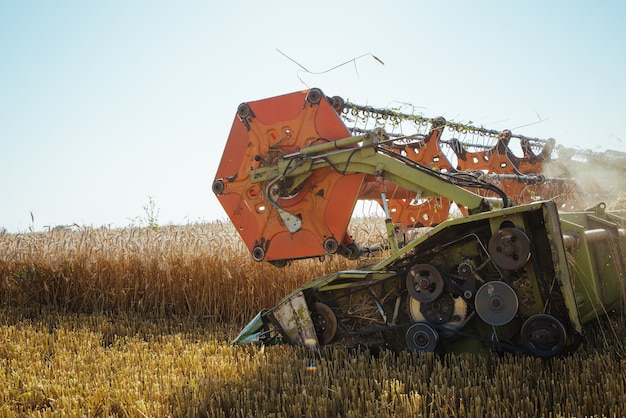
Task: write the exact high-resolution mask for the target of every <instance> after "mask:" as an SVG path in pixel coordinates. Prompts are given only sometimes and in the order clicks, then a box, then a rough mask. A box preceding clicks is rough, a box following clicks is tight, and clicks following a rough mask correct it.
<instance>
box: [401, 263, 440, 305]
mask: <svg viewBox="0 0 626 418" xmlns="http://www.w3.org/2000/svg"><path fill="white" fill-rule="evenodd" d="M406 288H407V290H408V291H409V295H411V297H412V298H413V299H416V300H418V301H420V302H432V301H433V300H435V299H437V298H438V297H439V295H441V292H443V288H444V281H443V277H441V274H440V273H439V271H438V270H437V269H436V268H435V267H433V266H431V265H430V264H417V265H415V266H413V267H412V268H411V270H409V272H408V273H407V275H406Z"/></svg>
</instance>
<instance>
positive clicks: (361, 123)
mask: <svg viewBox="0 0 626 418" xmlns="http://www.w3.org/2000/svg"><path fill="white" fill-rule="evenodd" d="M341 116H342V118H343V120H344V121H345V122H352V123H353V124H354V127H353V128H351V131H352V132H353V133H362V132H364V131H367V130H368V127H371V126H375V127H380V126H383V127H385V128H386V129H389V130H390V131H391V132H388V135H389V136H390V137H394V136H395V137H399V136H404V135H402V134H399V133H396V132H394V131H396V130H398V129H401V130H403V129H402V128H403V126H402V125H403V124H406V123H410V124H412V126H413V127H414V128H417V133H416V134H414V135H413V136H415V135H417V136H419V135H426V134H428V132H430V130H432V129H433V128H438V127H443V128H445V129H447V130H448V131H449V132H452V133H454V134H463V135H473V136H476V137H486V138H490V139H492V140H496V139H497V138H501V137H503V136H505V135H506V136H508V137H509V138H516V139H518V140H520V141H523V142H525V143H526V144H528V145H529V146H531V147H533V148H539V149H543V148H544V147H545V145H546V144H548V143H549V142H550V140H549V139H541V138H533V137H528V136H524V135H520V134H515V133H512V132H510V131H506V130H503V131H498V130H495V129H487V128H485V127H482V126H474V125H472V124H464V123H459V122H454V121H447V120H445V119H444V118H442V117H436V118H429V117H426V116H422V115H419V114H415V113H405V112H401V111H400V110H397V109H390V108H376V107H373V106H364V105H359V104H356V103H351V102H346V103H345V104H344V106H343V109H342V111H341ZM477 142H478V141H470V143H468V145H471V146H477V147H479V148H484V147H487V146H486V145H480V144H478V143H477Z"/></svg>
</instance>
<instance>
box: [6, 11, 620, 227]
mask: <svg viewBox="0 0 626 418" xmlns="http://www.w3.org/2000/svg"><path fill="white" fill-rule="evenodd" d="M625 21H626V2H622V1H599V2H591V1H525V2H520V1H495V0H494V1H446V2H434V1H419V0H418V1H408V0H407V1H389V2H381V1H368V0H358V1H326V0H321V1H316V2H296V1H269V2H259V1H247V0H242V1H238V2H225V1H222V2H217V1H192V0H189V1H154V0H150V1H148V0H145V1H133V0H130V1H129V0H125V1H116V0H113V1H98V2H95V1H33V0H20V1H17V0H15V1H10V0H6V1H2V2H0V196H1V201H0V227H4V228H6V229H7V230H9V231H10V232H21V231H26V230H28V228H29V227H34V229H35V230H42V229H45V227H46V226H51V227H52V226H55V225H62V224H73V223H76V224H79V225H88V226H94V227H98V226H101V225H110V226H112V227H124V226H127V225H128V224H130V223H131V220H132V219H134V218H137V217H143V216H145V212H144V210H143V206H144V205H146V204H147V203H148V200H149V198H148V196H152V197H153V199H154V202H155V204H156V208H157V209H158V210H159V221H160V223H163V224H167V223H175V224H180V223H188V222H196V221H210V220H214V219H226V214H225V213H224V211H223V210H222V208H221V207H220V206H219V203H218V201H217V199H216V198H215V197H214V196H213V194H212V192H211V183H212V181H213V178H214V175H215V171H216V169H217V165H218V163H219V160H220V157H221V153H222V150H223V147H224V145H225V141H226V138H227V137H228V133H229V130H230V126H231V124H232V121H233V118H234V116H235V112H236V108H237V105H238V104H239V103H241V102H243V101H251V100H259V99H263V98H266V97H272V96H276V95H280V94H284V93H290V92H293V91H297V90H303V89H306V88H308V87H320V88H321V89H322V90H323V91H324V92H326V93H327V94H328V95H339V96H342V97H344V98H348V99H350V100H352V101H354V102H357V103H363V104H371V105H374V106H386V105H388V104H389V103H391V102H393V101H401V102H410V103H412V104H413V105H415V106H419V107H420V108H421V109H422V110H423V112H422V113H423V114H424V115H426V116H433V117H434V116H439V115H441V116H444V117H446V118H448V119H453V120H457V121H470V120H471V121H473V122H474V123H475V124H478V125H484V126H485V127H489V128H493V129H507V128H508V129H515V128H517V127H519V126H524V125H529V124H530V126H527V127H526V128H521V129H517V130H515V132H518V133H522V134H526V135H529V136H537V137H541V138H547V137H554V138H555V139H556V140H557V143H558V144H563V145H566V146H573V147H581V148H591V149H593V150H604V149H615V150H618V151H622V152H624V151H626V117H625V115H626V82H625V78H624V77H625V76H624V74H625V71H626V70H625V69H626V26H625V25H624V22H625ZM276 49H279V50H281V51H283V52H284V53H286V54H288V55H289V56H290V57H292V58H293V59H294V60H296V61H298V62H299V63H301V64H302V65H304V66H305V67H307V68H308V69H309V70H310V71H313V72H320V71H324V70H326V69H329V68H331V67H334V66H335V65H337V64H340V63H342V62H345V61H347V60H350V59H352V58H354V57H357V56H360V55H362V54H366V53H372V54H374V55H376V56H377V57H379V58H380V59H382V60H383V61H384V63H385V65H384V66H383V65H380V64H379V63H377V62H376V61H375V60H373V59H371V58H370V57H365V58H362V59H359V60H357V61H356V68H355V66H354V65H346V66H342V67H340V68H338V69H336V70H334V71H331V72H328V73H326V74H322V75H314V74H304V73H301V72H298V67H297V66H296V65H295V64H294V63H293V62H290V61H289V60H287V59H286V58H285V57H284V56H282V55H280V54H279V53H278V52H277V51H276ZM539 118H541V119H545V120H544V121H543V122H541V123H535V122H537V121H538V120H539ZM31 212H32V214H33V216H34V222H33V221H32V219H31V215H30V214H31Z"/></svg>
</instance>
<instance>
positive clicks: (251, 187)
mask: <svg viewBox="0 0 626 418" xmlns="http://www.w3.org/2000/svg"><path fill="white" fill-rule="evenodd" d="M312 91H313V90H311V92H312ZM308 93H309V92H307V91H301V92H295V93H291V94H286V95H283V96H277V97H273V98H269V99H264V100H260V101H254V102H247V103H245V104H242V105H240V107H239V109H238V113H237V116H235V119H234V121H233V125H232V128H231V131H230V135H229V137H228V140H227V143H226V147H225V150H224V153H223V156H222V160H221V162H220V165H219V167H218V170H217V173H216V182H219V185H220V187H219V188H218V191H219V192H218V193H216V194H217V198H218V199H219V201H220V203H221V204H222V206H223V207H224V209H225V210H226V213H227V214H228V216H229V217H230V219H231V221H232V222H233V224H234V226H235V227H236V228H237V230H238V232H239V233H240V235H241V237H242V238H243V240H244V242H245V244H246V246H247V247H248V249H249V250H250V251H251V252H252V254H253V256H254V257H255V259H257V260H258V261H261V260H264V261H277V260H290V259H298V258H305V257H314V256H318V255H324V254H326V253H327V251H326V250H325V249H324V242H325V241H326V240H328V239H331V240H332V239H334V240H336V242H337V243H338V244H340V245H341V244H344V245H349V244H350V243H352V240H351V238H350V236H349V234H347V232H346V228H347V226H348V224H349V222H350V218H351V215H352V212H353V210H354V206H355V203H356V200H357V195H358V192H359V189H360V188H361V184H362V182H363V178H364V176H365V175H364V174H354V173H346V174H344V173H338V172H336V171H335V170H334V169H333V168H331V167H327V168H322V169H318V170H314V171H313V172H312V173H311V175H310V176H309V177H308V178H306V180H304V182H303V183H302V184H301V185H300V186H299V187H298V188H297V189H296V190H295V191H293V192H291V194H290V195H289V196H285V195H281V196H280V197H278V198H276V200H275V204H276V205H277V206H278V207H280V208H281V209H282V210H283V211H286V212H288V213H289V214H290V216H294V217H296V218H298V219H299V220H300V221H301V227H300V228H299V229H298V230H296V231H292V232H290V230H289V228H288V227H287V226H286V225H285V222H284V221H283V219H281V217H280V213H279V209H278V208H277V207H275V206H274V205H273V204H272V202H271V201H270V199H269V197H268V195H267V190H266V189H267V186H268V184H267V183H268V182H261V183H253V182H252V181H251V178H250V171H251V170H254V169H259V168H262V167H265V166H271V165H275V164H277V162H278V161H280V160H281V159H283V157H284V156H285V155H289V154H294V153H296V154H297V152H298V151H299V150H301V149H302V148H305V147H308V146H310V145H316V144H318V143H321V142H324V141H334V140H338V139H342V138H347V137H349V136H350V132H349V131H348V130H347V128H346V127H345V125H344V124H343V122H342V121H341V119H340V117H339V115H338V114H337V112H336V111H335V109H334V108H333V106H332V104H331V102H330V101H329V100H328V99H326V97H324V96H323V95H321V97H314V98H312V96H307V95H308ZM318 99H319V100H318ZM290 158H293V157H292V156H290ZM294 164H297V161H296V159H294ZM214 190H215V183H214Z"/></svg>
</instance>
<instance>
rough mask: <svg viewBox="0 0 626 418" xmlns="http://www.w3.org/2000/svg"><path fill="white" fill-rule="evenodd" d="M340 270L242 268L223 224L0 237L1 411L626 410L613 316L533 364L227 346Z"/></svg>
mask: <svg viewBox="0 0 626 418" xmlns="http://www.w3.org/2000/svg"><path fill="white" fill-rule="evenodd" d="M352 230H353V231H354V233H355V235H357V236H358V237H359V241H360V242H365V243H375V242H379V241H382V235H381V234H380V229H376V230H375V231H373V232H372V231H370V230H369V229H368V228H367V227H366V226H364V225H363V224H359V225H354V226H353V229H352ZM354 266H356V263H355V262H349V261H347V260H344V259H342V258H339V257H329V258H327V260H326V261H325V262H324V263H321V262H319V261H317V260H307V261H300V262H295V263H294V264H293V265H291V266H289V267H286V268H283V269H278V268H275V267H273V266H271V265H268V264H259V263H255V262H254V261H252V258H251V257H250V255H249V254H248V251H247V249H246V248H244V247H243V245H242V244H241V241H240V239H239V237H238V236H237V235H236V233H235V231H234V229H233V228H232V226H231V225H230V224H228V223H212V224H202V225H188V226H169V227H164V228H161V229H159V230H158V231H155V230H151V229H124V230H109V229H81V230H76V231H56V230H55V231H50V232H46V233H28V234H0V281H1V282H0V291H1V293H0V294H1V300H0V335H1V340H0V365H1V366H2V373H1V374H0V416H115V415H117V416H133V417H134V416H154V417H160V416H211V417H213V416H251V417H252V416H254V417H257V416H276V417H292V416H320V417H326V416H346V417H350V416H354V417H362V416H372V417H375V416H376V417H378V416H394V415H395V416H462V417H465V416H476V417H479V416H480V417H482V416H511V417H516V416H563V417H570V416H615V417H620V416H625V415H626V349H625V347H624V341H625V339H626V321H625V319H624V317H623V316H621V315H618V316H615V317H613V318H610V319H606V320H603V321H601V322H598V323H597V324H593V325H592V327H590V329H589V331H588V338H587V342H586V343H585V345H584V346H582V347H581V348H580V349H579V350H578V351H577V352H576V353H573V354H570V355H568V356H564V357H561V358H556V359H552V360H547V361H546V360H539V359H535V358H532V357H528V356H513V355H510V356H509V355H507V356H503V357H497V356H493V357H477V356H473V355H468V354H463V355H455V356H452V355H449V356H445V357H436V356H434V355H432V354H425V355H415V354H409V353H400V354H392V353H388V352H382V353H367V352H359V353H354V352H348V351H346V350H340V349H323V350H321V352H319V353H317V354H315V353H313V352H311V351H308V350H307V349H304V348H295V347H288V346H280V347H265V348H261V347H232V346H230V345H229V341H230V340H231V339H232V338H234V336H235V335H236V334H237V332H238V331H239V330H240V328H241V327H242V326H243V325H245V323H246V322H247V321H248V320H250V319H251V318H252V317H253V316H254V315H255V314H256V313H257V312H258V311H259V310H261V309H263V308H267V307H272V306H274V305H275V304H276V302H277V301H278V300H279V299H280V298H281V297H282V296H284V295H285V294H287V293H288V292H290V291H291V290H293V289H294V288H296V287H298V286H299V285H301V284H303V283H305V282H306V281H308V280H309V279H311V278H313V277H316V276H319V275H322V274H326V273H330V272H333V271H336V270H340V269H346V268H352V267H354Z"/></svg>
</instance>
